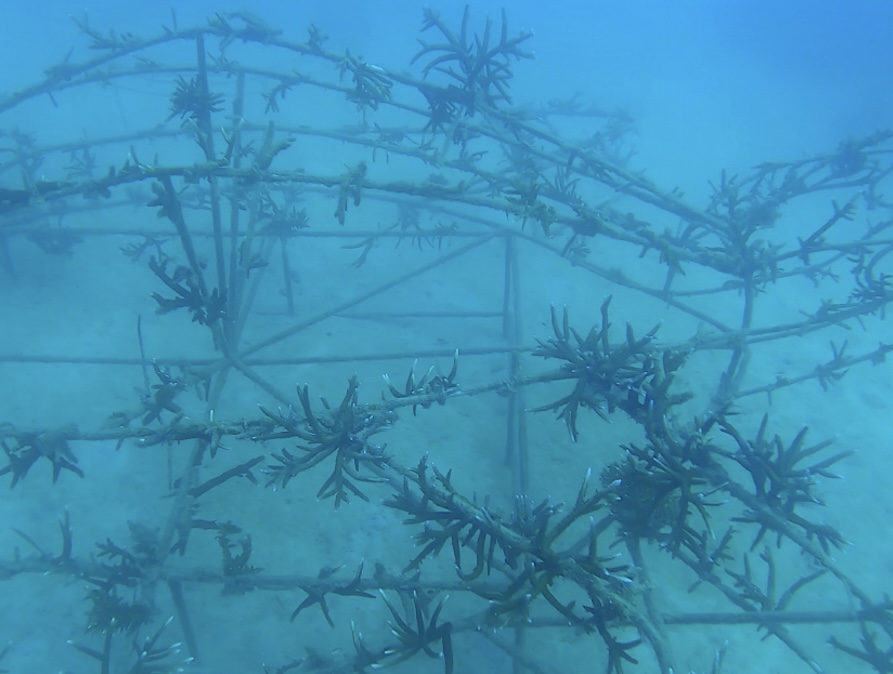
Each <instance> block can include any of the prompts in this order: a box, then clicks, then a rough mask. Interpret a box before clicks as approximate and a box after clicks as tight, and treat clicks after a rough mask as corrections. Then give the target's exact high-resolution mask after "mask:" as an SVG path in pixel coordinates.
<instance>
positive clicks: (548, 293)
mask: <svg viewBox="0 0 893 674" xmlns="http://www.w3.org/2000/svg"><path fill="white" fill-rule="evenodd" d="M77 25H78V27H79V30H80V33H81V34H82V37H83V38H84V39H85V40H86V43H87V44H86V47H87V49H84V48H82V47H79V48H76V49H74V50H72V52H70V53H69V55H68V56H67V57H66V58H65V60H64V61H63V62H62V63H59V64H58V65H56V66H54V67H52V68H49V69H48V70H47V71H46V72H45V76H44V77H43V79H42V80H41V81H39V82H37V83H35V84H34V85H33V86H30V87H27V88H23V89H21V90H19V91H18V92H16V93H13V94H8V95H6V96H5V97H4V98H2V99H0V127H2V137H0V150H2V152H0V263H2V270H0V272H2V276H3V279H2V283H3V285H4V286H5V287H4V288H3V290H2V292H3V293H4V295H5V296H6V297H8V298H10V299H9V300H8V301H7V300H4V314H3V326H4V334H3V335H2V336H0V359H2V366H0V367H2V371H3V375H2V377H3V379H2V380H3V384H4V392H3V406H2V407H0V416H2V417H3V418H2V419H0V421H2V422H3V423H2V425H0V442H2V449H3V455H2V456H0V459H2V463H0V475H2V476H3V477H4V478H5V479H6V480H7V481H8V485H9V487H11V490H10V491H8V492H7V494H6V497H5V498H4V503H3V505H2V508H3V514H4V520H3V521H4V523H5V527H4V531H3V533H2V537H0V543H2V545H3V547H2V549H0V580H2V585H0V587H2V591H3V596H4V602H5V604H6V608H5V610H4V617H5V618H6V620H4V621H2V622H0V625H2V629H3V630H4V632H0V640H2V643H7V642H9V646H8V647H7V648H5V649H4V650H3V656H2V659H0V668H3V667H6V668H8V669H9V671H24V670H25V669H34V670H38V669H39V670H40V671H49V670H50V669H55V670H56V671H72V672H74V671H77V672H86V671H98V672H102V673H106V672H112V671H128V672H142V673H149V672H152V673H160V672H172V671H181V670H182V671H190V670H193V671H208V672H210V671H214V672H225V671H233V672H235V671H239V672H245V671H256V672H276V673H279V674H284V673H285V672H363V671H371V670H373V669H378V668H393V671H395V672H397V671H413V672H422V671H431V672H439V671H444V672H446V673H447V674H450V673H451V672H473V671H493V672H498V671H506V672H507V671H513V672H524V671H530V672H565V671H579V672H582V671H587V672H588V671H607V672H608V673H609V674H611V673H614V672H618V673H619V672H662V673H663V674H669V673H670V672H677V673H679V672H687V671H696V672H719V671H723V670H728V671H732V667H734V666H735V663H738V665H737V666H741V667H744V666H749V667H751V670H750V671H757V670H758V669H760V667H758V666H757V665H756V664H754V663H755V662H756V661H755V660H748V658H749V657H756V656H754V653H757V652H759V653H762V654H763V655H761V656H759V657H765V658H769V657H771V658H774V659H776V660H774V661H776V662H778V663H785V664H784V665H781V664H777V665H773V666H772V668H770V667H768V666H766V667H765V668H763V669H762V671H770V669H772V671H775V669H777V670H779V671H781V670H782V669H783V670H784V671H792V672H793V671H816V672H822V671H840V668H842V667H853V666H856V667H860V668H861V669H860V670H859V671H876V672H889V671H893V655H891V653H893V615H891V606H890V602H889V599H888V597H887V596H886V595H885V593H884V590H883V586H882V585H881V578H882V574H881V573H880V571H879V569H881V568H882V567H883V557H884V555H885V554H886V555H889V552H890V551H889V548H887V549H885V548H884V543H883V541H879V540H877V539H875V540H864V537H862V533H861V532H862V530H861V529H856V528H855V525H854V522H856V521H857V520H861V521H862V522H866V523H868V524H866V526H868V527H870V526H872V525H871V524H870V523H872V522H874V523H875V524H874V525H873V526H875V531H877V528H878V527H881V526H882V522H883V512H884V506H883V505H882V504H879V503H876V504H875V506H876V509H872V508H871V506H870V501H867V500H863V501H859V502H858V506H857V507H858V509H859V510H858V512H853V510H852V509H850V510H847V509H846V508H842V507H841V508H836V507H834V506H835V505H840V504H841V503H842V501H841V500H835V499H836V498H838V497H835V494H836V493H838V490H840V491H839V493H844V494H845V493H847V491H846V490H847V489H850V490H852V489H853V485H852V482H851V481H843V480H835V479H834V478H837V477H838V476H839V475H840V474H842V473H844V472H847V468H846V466H847V464H848V462H849V461H852V460H854V459H851V458H850V456H849V455H850V454H852V453H853V451H852V450H854V449H856V447H854V446H852V445H851V444H849V443H851V442H856V441H857V440H861V441H866V442H867V441H868V440H869V439H870V434H869V435H868V436H862V435H859V434H858V432H856V431H853V430H852V428H853V427H854V425H856V424H858V423H859V417H857V416H852V415H853V414H854V413H853V412H851V411H847V410H852V409H854V406H857V402H858V401H862V403H864V404H870V402H871V401H872V400H875V399H876V397H877V396H879V395H882V394H876V393H872V392H870V391H869V390H868V385H867V384H865V385H863V383H862V382H864V381H866V379H865V378H866V377H868V376H869V375H871V374H872V373H877V372H881V371H883V370H882V368H883V367H884V365H883V363H884V360H885V357H886V355H887V353H888V352H889V351H890V350H891V349H893V342H890V341H889V339H887V338H884V337H883V333H882V326H883V325H884V320H885V311H886V307H887V304H888V303H889V302H890V301H891V299H893V284H891V280H890V278H891V277H890V254H891V251H893V237H891V226H893V218H891V204H890V203H888V202H886V201H885V200H884V196H883V193H884V191H885V190H884V188H885V187H887V188H889V184H890V172H891V170H893V144H891V140H890V135H889V134H887V133H884V132H878V133H877V134H875V135H873V136H870V137H866V138H861V139H849V140H845V141H843V142H841V143H840V145H838V146H837V147H831V148H828V149H826V150H824V151H821V152H819V153H817V154H815V155H814V156H811V157H806V158H800V159H798V160H796V161H790V162H786V161H773V162H771V163H765V164H762V165H760V166H757V167H756V168H754V169H753V170H752V171H751V172H750V173H749V174H747V175H744V174H742V175H734V176H733V175H730V174H725V173H724V174H722V175H721V176H720V177H719V178H718V179H714V180H712V181H711V182H710V183H709V184H710V187H711V190H710V191H711V193H710V196H709V198H708V199H707V200H706V201H705V203H695V201H696V200H694V199H692V200H691V201H689V200H687V199H686V198H685V197H684V195H682V194H681V193H680V192H679V191H678V190H676V189H664V188H663V187H661V186H660V185H658V184H655V183H654V182H652V181H651V180H650V179H649V178H648V177H646V176H647V174H645V173H642V172H638V171H634V170H632V169H631V168H629V166H628V152H627V147H628V146H627V143H628V138H627V135H626V133H627V130H628V128H629V119H628V118H627V117H625V116H624V115H622V114H620V113H611V112H605V111H603V110H601V109H598V108H596V107H593V106H586V105H583V104H582V103H580V102H579V101H578V100H570V101H565V102H559V101H552V102H550V103H548V104H542V105H540V106H538V107H530V106H520V105H518V104H517V103H516V102H515V97H514V96H513V93H514V91H515V89H514V88H513V85H514V84H515V71H516V69H517V70H518V75H519V76H518V79H519V80H520V79H521V78H523V64H524V62H525V61H526V59H527V58H528V57H529V55H530V54H529V52H528V49H529V48H530V47H531V45H530V43H531V42H532V38H531V35H530V34H528V33H526V32H520V33H517V32H513V30H512V29H511V27H510V25H509V23H508V21H507V18H506V16H505V15H503V16H501V17H497V18H495V19H480V20H479V19H478V18H476V17H475V16H474V15H473V14H472V13H471V12H469V10H468V9H466V10H465V12H464V14H461V15H457V16H441V15H439V14H437V13H436V12H434V11H433V10H426V11H425V12H424V15H423V23H422V31H421V34H420V36H419V45H420V46H419V48H418V52H417V53H416V54H415V56H414V58H413V59H412V62H411V64H409V65H408V66H407V64H402V63H401V64H396V65H395V66H394V67H391V66H389V65H388V64H385V63H375V62H371V61H367V60H366V59H364V58H361V57H358V56H356V55H355V54H353V53H352V52H351V51H350V50H345V49H336V48H335V47H332V46H330V42H331V41H329V40H327V38H326V36H325V34H324V30H323V27H321V26H320V27H317V26H310V27H309V28H307V29H306V31H305V32H304V33H303V34H299V35H288V34H286V33H285V32H283V31H281V30H279V29H278V28H276V27H274V26H270V25H267V24H266V23H264V22H263V21H262V20H260V19H258V18H256V17H254V16H251V15H248V14H244V13H233V14H223V13H221V14H217V15H215V16H213V17H211V18H210V20H209V21H208V22H207V23H206V24H204V25H197V26H190V27H182V26H179V25H178V24H177V22H176V20H174V19H173V18H172V21H171V22H170V23H169V24H168V25H165V26H163V27H162V28H161V29H159V31H157V33H156V34H155V35H154V36H150V35H145V36H142V35H135V34H130V33H124V34H120V33H117V32H115V31H105V30H99V29H96V28H95V27H93V26H92V25H90V24H89V23H88V22H87V21H86V20H78V22H77ZM87 101H89V102H87ZM85 108H86V109H85ZM119 117H123V118H124V119H126V120H127V123H126V124H123V125H118V124H117V123H111V122H109V119H112V118H115V119H117V118H119ZM571 117H573V118H583V119H586V120H587V122H586V128H587V129H589V135H588V137H586V138H579V137H575V136H574V132H573V130H569V129H573V128H577V127H569V125H568V124H566V123H565V122H566V121H567V119H568V118H571ZM119 126H120V128H118V127H119ZM773 159H775V158H773ZM550 304H551V306H550ZM878 335H881V337H880V338H879V337H878ZM872 366H879V367H872ZM847 373H850V374H849V376H848V377H847V379H846V380H844V381H843V382H840V383H838V381H839V380H840V379H841V378H842V377H843V376H844V375H845V374H847ZM382 374H385V377H384V382H382V379H381V375H382ZM860 377H863V379H859V378H860ZM296 382H297V385H295V384H296ZM847 387H850V388H847ZM808 396H810V397H809V400H810V401H815V402H810V403H804V402H802V401H804V400H806V398H807V397H808ZM854 400H855V401H857V402H854ZM866 400H868V401H869V402H868V403H866V402H865V401H866ZM879 406H880V405H879ZM816 422H818V423H819V425H820V426H822V428H820V429H813V430H810V431H807V429H806V425H807V424H810V425H814V424H815V423H816ZM824 434H827V437H826V436H825V435H824ZM833 434H836V435H838V436H839V437H838V438H837V440H836V441H835V442H833V443H832V442H830V440H831V436H832V435H833ZM875 439H876V440H877V443H876V444H877V446H871V444H870V443H869V446H866V447H860V448H859V449H862V450H863V451H862V452H861V453H860V454H861V456H860V457H859V460H860V461H862V462H869V463H870V462H871V461H875V460H876V461H878V462H880V461H882V460H883V457H882V456H881V455H880V454H878V455H877V457H878V458H877V459H872V458H871V457H870V456H867V455H872V456H873V455H874V454H873V453H875V452H880V450H881V449H883V448H882V447H881V446H880V444H881V443H880V438H875ZM856 465H857V466H858V465H859V464H856ZM826 502H827V503H828V504H829V506H831V507H826V508H823V507H822V506H823V505H824V503H826ZM888 507H889V506H888ZM851 525H852V526H853V527H854V528H853V532H852V533H851V532H850V530H849V529H850V526H851ZM860 537H861V538H860ZM854 538H856V539H858V540H853V539H854ZM848 543H853V546H848ZM848 547H855V548H857V549H858V554H857V553H852V552H848V551H847V548H848ZM875 570H878V572H877V573H875V572H874V571H875ZM11 615H14V616H15V620H10V618H9V617H10V616H11ZM754 644H760V649H759V650H756V649H753V648H752V646H753V645H754ZM748 663H749V664H748Z"/></svg>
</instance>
